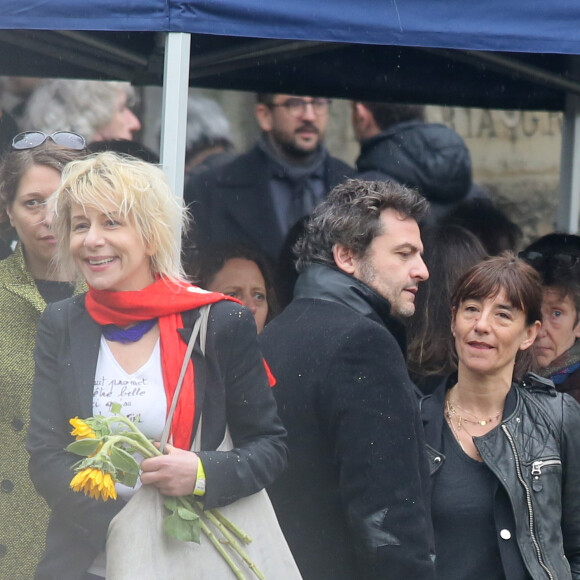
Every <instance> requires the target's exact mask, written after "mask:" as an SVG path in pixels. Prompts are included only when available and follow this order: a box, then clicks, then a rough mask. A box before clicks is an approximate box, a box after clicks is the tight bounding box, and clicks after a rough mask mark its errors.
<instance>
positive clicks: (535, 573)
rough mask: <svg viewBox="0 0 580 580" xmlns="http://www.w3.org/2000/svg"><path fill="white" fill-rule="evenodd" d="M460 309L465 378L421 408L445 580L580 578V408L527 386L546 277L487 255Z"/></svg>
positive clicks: (459, 299)
mask: <svg viewBox="0 0 580 580" xmlns="http://www.w3.org/2000/svg"><path fill="white" fill-rule="evenodd" d="M451 304H452V326H451V328H452V332H453V336H454V339H455V350H456V353H457V359H458V371H457V375H456V376H452V377H450V379H449V380H448V381H447V384H445V385H442V387H441V388H440V389H439V390H437V391H436V392H435V393H434V394H433V395H432V396H429V397H426V398H425V399H423V401H422V403H421V413H422V415H423V423H424V427H425V440H426V442H427V452H428V453H427V454H428V457H429V460H430V464H431V483H432V502H431V505H432V517H433V527H434V531H435V545H436V550H437V574H438V578H441V580H460V579H461V580H465V579H466V578H482V579H483V578H485V580H516V579H517V580H523V579H526V580H530V579H532V580H546V579H549V580H566V579H578V578H580V495H579V494H578V490H579V489H580V437H579V433H580V406H579V405H578V403H577V402H576V401H574V400H573V399H572V398H571V397H569V396H568V395H563V394H560V393H557V392H556V390H555V389H554V386H553V384H552V383H551V382H550V381H547V380H545V379H542V378H541V377H538V376H537V375H533V374H531V373H526V374H524V376H523V379H522V378H521V376H522V374H521V373H525V371H526V369H527V368H528V367H529V362H530V360H529V356H530V351H531V348H530V347H531V346H532V344H533V342H534V339H535V338H536V335H537V333H538V330H539V328H540V326H541V322H540V321H541V318H542V311H541V307H542V287H541V281H540V278H539V276H538V274H537V273H536V272H535V271H534V270H533V268H531V267H530V266H529V265H528V264H526V263H525V262H524V261H523V260H520V259H517V258H515V257H514V256H513V255H512V254H504V255H502V256H499V257H493V258H488V259H487V260H484V261H483V262H481V263H480V264H478V265H476V266H473V267H472V268H470V269H469V270H468V271H467V272H466V273H465V274H464V275H463V276H462V277H461V278H460V279H459V281H458V282H457V284H456V286H455V290H454V292H453V295H452V298H451ZM526 358H528V360H527V361H526Z"/></svg>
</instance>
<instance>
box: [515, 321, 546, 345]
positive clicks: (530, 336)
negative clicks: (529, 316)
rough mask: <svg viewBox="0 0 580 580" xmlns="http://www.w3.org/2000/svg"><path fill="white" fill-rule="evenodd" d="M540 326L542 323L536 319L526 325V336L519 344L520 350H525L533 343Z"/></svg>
mask: <svg viewBox="0 0 580 580" xmlns="http://www.w3.org/2000/svg"><path fill="white" fill-rule="evenodd" d="M541 327H542V323H541V322H540V321H539V320H536V321H535V322H534V323H533V324H530V325H529V326H526V331H525V332H526V337H525V338H524V340H523V341H522V343H521V344H520V350H527V349H528V348H530V346H532V344H534V341H535V340H536V337H537V336H538V332H540V328H541Z"/></svg>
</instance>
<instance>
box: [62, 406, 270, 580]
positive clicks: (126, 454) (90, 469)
mask: <svg viewBox="0 0 580 580" xmlns="http://www.w3.org/2000/svg"><path fill="white" fill-rule="evenodd" d="M111 410H112V412H113V415H112V416H110V417H104V416H102V415H97V416H95V417H89V418H88V419H79V418H78V417H75V418H73V419H71V420H70V424H71V425H72V427H73V429H72V431H71V435H72V436H73V437H75V441H74V442H73V443H71V444H70V445H69V446H68V447H67V451H69V452H71V453H74V454H76V455H80V456H81V457H83V458H84V459H81V460H80V461H79V462H77V463H76V464H75V465H74V467H73V469H74V471H75V472H76V473H75V476H74V477H73V479H72V480H71V482H70V487H71V488H72V489H73V490H74V491H76V492H81V491H82V492H84V493H85V495H88V496H89V497H91V498H95V499H103V500H104V501H107V500H109V499H113V500H116V499H117V491H116V489H115V483H122V484H124V485H126V486H129V487H135V484H136V483H137V480H138V478H139V472H140V470H139V463H138V462H137V460H136V459H135V457H134V455H135V454H138V455H140V456H142V457H143V458H146V457H155V456H156V455H161V452H160V451H159V450H158V449H157V447H155V445H154V444H153V442H152V441H151V440H150V439H148V438H147V437H146V436H145V435H144V434H143V433H142V432H141V431H140V430H139V428H138V427H137V425H136V424H135V423H134V422H133V421H131V420H130V419H129V418H128V417H126V416H125V415H123V414H122V413H121V405H119V404H116V403H115V404H113V405H112V407H111ZM163 505H164V506H165V508H166V509H167V511H168V515H167V516H166V517H165V519H164V521H163V529H164V531H165V533H166V534H167V535H168V536H170V537H172V538H175V539H178V540H182V541H191V542H196V543H200V541H201V533H202V532H203V533H204V534H205V535H206V537H207V538H208V539H209V540H210V542H211V543H212V544H213V546H214V547H215V548H216V549H217V550H218V552H219V553H220V554H221V556H222V557H223V558H224V560H225V561H226V562H227V563H228V565H229V566H230V568H231V569H232V571H233V573H234V574H235V576H236V577H237V578H239V579H240V580H243V579H244V578H245V577H244V575H243V573H242V571H241V569H240V567H239V566H238V565H237V564H236V562H235V560H234V559H233V558H232V553H235V554H237V556H239V558H241V560H242V562H243V563H244V564H245V565H246V566H248V567H249V568H250V570H251V571H252V572H253V573H254V575H255V576H257V577H258V578H261V579H263V578H264V576H263V574H262V573H261V572H260V570H259V569H258V567H257V566H256V565H255V564H254V562H253V561H252V560H251V559H250V558H249V557H248V555H247V554H246V553H245V551H244V550H243V548H242V546H241V545H240V542H241V543H242V544H249V543H250V542H251V541H252V539H251V538H250V537H249V536H248V535H247V534H246V533H244V532H243V531H242V530H240V529H239V528H238V527H237V526H236V525H235V524H233V523H232V522H231V521H230V520H228V519H227V518H226V517H225V516H224V515H223V514H222V513H221V512H219V510H215V509H214V510H207V511H206V510H203V508H202V507H201V503H200V502H199V501H198V500H196V499H195V497H194V496H193V495H190V496H180V497H168V496H167V497H165V498H164V503H163Z"/></svg>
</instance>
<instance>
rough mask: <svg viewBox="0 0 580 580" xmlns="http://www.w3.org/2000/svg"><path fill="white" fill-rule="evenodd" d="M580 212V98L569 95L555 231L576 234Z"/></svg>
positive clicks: (565, 113)
mask: <svg viewBox="0 0 580 580" xmlns="http://www.w3.org/2000/svg"><path fill="white" fill-rule="evenodd" d="M579 215H580V97H578V96H577V95H570V94H568V95H567V96H566V109H565V111H564V126H563V129H562V152H561V158H560V203H559V204H558V212H557V215H556V230H557V231H561V232H567V233H569V234H575V233H577V232H578V217H579Z"/></svg>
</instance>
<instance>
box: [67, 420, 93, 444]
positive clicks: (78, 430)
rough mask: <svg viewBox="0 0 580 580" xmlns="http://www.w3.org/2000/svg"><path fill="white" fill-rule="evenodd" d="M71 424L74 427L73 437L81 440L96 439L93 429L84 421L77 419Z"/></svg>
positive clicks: (70, 421) (71, 421)
mask: <svg viewBox="0 0 580 580" xmlns="http://www.w3.org/2000/svg"><path fill="white" fill-rule="evenodd" d="M69 423H70V424H71V425H72V426H73V427H74V429H73V430H72V431H71V432H70V434H71V435H72V436H73V437H76V438H77V441H78V440H79V439H96V438H97V435H96V434H95V432H94V431H93V430H92V428H91V427H90V426H89V425H88V424H87V423H85V421H83V420H82V419H79V418H78V417H75V418H74V419H70V420H69Z"/></svg>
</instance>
